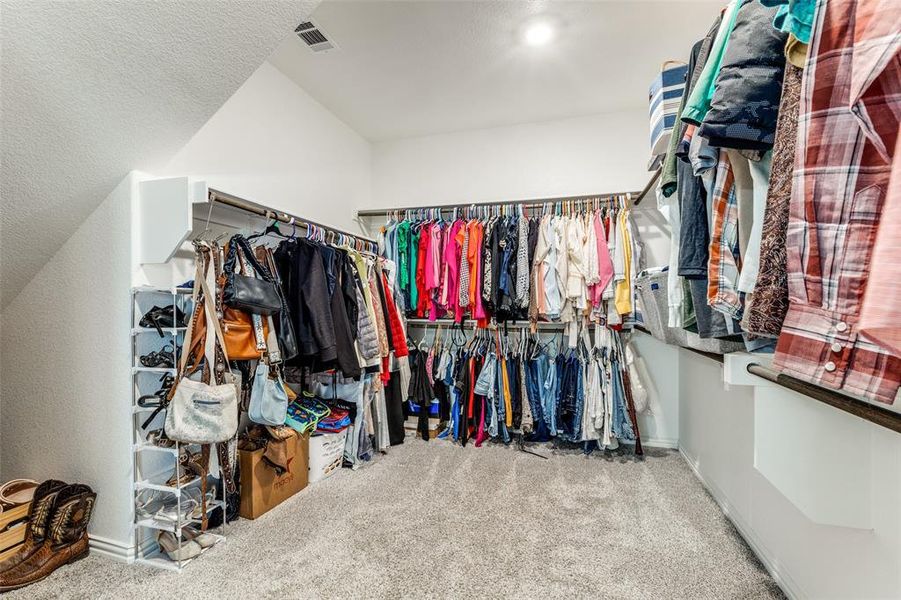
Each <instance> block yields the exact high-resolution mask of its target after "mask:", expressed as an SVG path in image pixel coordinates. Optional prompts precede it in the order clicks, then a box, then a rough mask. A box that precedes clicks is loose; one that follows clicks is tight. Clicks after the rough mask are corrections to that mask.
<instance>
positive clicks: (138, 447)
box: [131, 442, 188, 456]
mask: <svg viewBox="0 0 901 600" xmlns="http://www.w3.org/2000/svg"><path fill="white" fill-rule="evenodd" d="M181 445H182V446H187V445H188V444H181ZM131 449H132V451H134V452H162V453H164V454H171V455H173V456H175V455H176V454H177V452H178V451H177V450H176V449H175V447H172V448H164V447H163V446H154V445H153V444H148V443H146V442H145V443H143V444H135V445H133V446H132V447H131Z"/></svg>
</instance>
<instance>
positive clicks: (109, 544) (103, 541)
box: [89, 535, 135, 563]
mask: <svg viewBox="0 0 901 600" xmlns="http://www.w3.org/2000/svg"><path fill="white" fill-rule="evenodd" d="M89 537H90V542H89V545H90V548H91V552H94V553H96V554H99V555H101V556H105V557H107V558H111V559H113V560H115V561H118V562H124V563H132V562H134V559H135V549H134V546H133V545H131V544H123V543H122V542H120V541H118V540H111V539H109V538H106V537H103V536H99V535H91V536H89Z"/></svg>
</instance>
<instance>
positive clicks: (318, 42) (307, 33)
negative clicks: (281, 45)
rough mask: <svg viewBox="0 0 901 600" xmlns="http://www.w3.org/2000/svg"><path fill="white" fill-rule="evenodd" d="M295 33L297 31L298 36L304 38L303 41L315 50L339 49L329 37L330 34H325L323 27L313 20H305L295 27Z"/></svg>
mask: <svg viewBox="0 0 901 600" xmlns="http://www.w3.org/2000/svg"><path fill="white" fill-rule="evenodd" d="M294 33H296V34H297V37H299V38H300V39H301V40H303V43H304V44H306V45H307V46H309V48H310V50H312V51H313V52H328V51H330V50H337V48H338V47H337V46H336V45H335V44H334V43H333V42H332V41H331V40H330V39H328V36H327V35H325V32H324V31H322V28H321V27H319V26H318V25H316V24H315V23H313V22H312V21H304V22H303V23H301V24H300V25H298V26H297V28H296V29H294Z"/></svg>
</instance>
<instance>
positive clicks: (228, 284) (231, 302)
mask: <svg viewBox="0 0 901 600" xmlns="http://www.w3.org/2000/svg"><path fill="white" fill-rule="evenodd" d="M239 252H240V253H241V259H242V261H244V264H249V265H250V266H251V267H252V268H253V270H254V271H255V272H256V274H257V275H259V277H250V276H247V275H242V274H240V273H236V272H235V266H236V265H237V262H238V253H239ZM222 270H223V271H224V272H225V288H224V289H223V290H222V301H223V302H224V303H225V305H226V306H230V307H231V308H237V309H239V310H243V311H245V312H249V313H252V314H256V315H263V316H268V315H274V314H275V313H277V312H279V311H281V309H282V298H281V294H280V293H279V289H278V284H276V283H275V280H274V279H273V277H272V273H270V272H269V269H268V268H266V267H265V266H263V265H261V264H260V262H259V261H258V260H257V259H256V257H255V256H254V255H253V250H252V249H251V248H250V243H249V242H248V241H247V240H246V239H245V238H244V236H242V235H234V236H232V239H231V240H230V241H229V244H228V255H227V256H226V259H225V265H223V269H222Z"/></svg>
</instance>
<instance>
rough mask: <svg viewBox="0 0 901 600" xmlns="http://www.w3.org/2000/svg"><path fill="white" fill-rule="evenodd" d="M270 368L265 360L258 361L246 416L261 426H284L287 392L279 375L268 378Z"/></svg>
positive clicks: (286, 413)
mask: <svg viewBox="0 0 901 600" xmlns="http://www.w3.org/2000/svg"><path fill="white" fill-rule="evenodd" d="M270 368H271V367H270V366H269V365H267V364H266V361H265V360H260V363H259V364H258V365H257V370H256V373H255V374H254V377H253V387H252V388H251V390H250V407H249V408H248V410H247V415H248V416H249V417H250V420H251V421H253V422H254V423H259V424H261V425H284V424H285V417H286V416H288V392H287V391H286V390H285V384H284V382H283V381H282V378H281V376H280V375H278V374H276V378H275V379H270V378H269V370H270Z"/></svg>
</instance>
